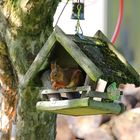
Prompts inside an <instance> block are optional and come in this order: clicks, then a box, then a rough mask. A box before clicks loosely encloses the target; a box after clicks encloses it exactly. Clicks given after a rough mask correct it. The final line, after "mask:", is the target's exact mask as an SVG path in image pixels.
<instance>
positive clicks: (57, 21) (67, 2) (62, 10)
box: [55, 0, 69, 26]
mask: <svg viewBox="0 0 140 140" xmlns="http://www.w3.org/2000/svg"><path fill="white" fill-rule="evenodd" d="M68 2H69V0H67V2H66V4H65V5H64V7H63V9H62V11H61V13H60V15H59V17H58V19H57V21H56V24H55V26H56V25H57V24H58V22H59V20H60V17H61V16H62V14H63V12H64V10H65V8H66V6H67V4H68Z"/></svg>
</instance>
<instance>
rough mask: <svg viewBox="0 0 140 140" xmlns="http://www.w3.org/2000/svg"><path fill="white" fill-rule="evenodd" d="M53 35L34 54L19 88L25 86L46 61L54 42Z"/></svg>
mask: <svg viewBox="0 0 140 140" xmlns="http://www.w3.org/2000/svg"><path fill="white" fill-rule="evenodd" d="M55 41H56V40H55V36H54V33H52V34H51V36H50V37H49V38H48V40H47V41H46V43H45V44H44V46H43V47H42V49H41V50H40V52H39V53H38V55H37V56H36V58H35V60H34V61H33V63H32V65H31V66H30V68H29V69H28V71H27V72H26V74H25V76H24V77H23V79H21V81H20V88H25V87H26V86H27V85H28V84H29V82H30V81H31V80H32V79H33V78H34V77H35V75H36V74H37V73H38V72H39V70H40V68H41V67H42V65H43V64H44V62H46V63H47V62H48V56H49V53H50V51H51V50H52V49H53V45H54V43H55Z"/></svg>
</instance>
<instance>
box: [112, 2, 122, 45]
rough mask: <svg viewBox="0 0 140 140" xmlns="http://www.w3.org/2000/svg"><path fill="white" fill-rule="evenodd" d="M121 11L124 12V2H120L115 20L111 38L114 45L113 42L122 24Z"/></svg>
mask: <svg viewBox="0 0 140 140" xmlns="http://www.w3.org/2000/svg"><path fill="white" fill-rule="evenodd" d="M123 10H124V0H120V4H119V15H118V20H117V24H116V27H115V31H114V34H113V36H112V38H111V42H112V43H113V44H114V43H115V41H116V39H117V37H118V35H119V33H120V28H121V23H122V18H123Z"/></svg>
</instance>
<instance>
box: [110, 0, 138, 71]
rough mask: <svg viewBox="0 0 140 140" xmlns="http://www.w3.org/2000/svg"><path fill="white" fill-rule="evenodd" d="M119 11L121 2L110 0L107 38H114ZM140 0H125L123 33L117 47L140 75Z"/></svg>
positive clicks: (116, 44) (116, 43)
mask: <svg viewBox="0 0 140 140" xmlns="http://www.w3.org/2000/svg"><path fill="white" fill-rule="evenodd" d="M118 11H119V0H108V4H107V36H108V38H111V37H112V34H113V32H114V29H115V25H116V22H117V17H118ZM139 13H140V0H124V16H123V21H122V26H121V32H120V34H119V37H118V39H117V41H116V42H115V46H116V47H118V48H119V50H120V51H121V52H122V53H123V55H124V56H125V57H126V58H127V60H128V61H129V63H130V64H131V65H132V66H133V67H134V68H135V69H136V70H137V71H138V72H139V73H140V14H139Z"/></svg>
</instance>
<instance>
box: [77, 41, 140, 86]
mask: <svg viewBox="0 0 140 140" xmlns="http://www.w3.org/2000/svg"><path fill="white" fill-rule="evenodd" d="M75 42H76V43H77V44H78V46H80V48H81V50H82V51H83V52H84V53H85V54H86V55H87V56H88V57H89V58H90V59H91V60H92V62H93V63H94V64H95V65H96V66H97V67H98V68H99V69H100V70H101V71H102V72H103V75H102V76H101V78H102V79H104V80H106V81H108V84H111V83H112V82H116V83H117V85H119V84H120V83H134V84H135V85H137V86H138V85H140V81H139V78H138V77H136V76H135V75H134V74H133V73H132V72H131V71H130V70H129V69H128V67H127V66H126V65H125V64H124V63H122V61H121V60H120V59H119V58H118V57H117V55H116V54H115V53H114V52H113V51H112V50H110V49H109V47H108V45H107V43H106V42H104V41H103V40H101V39H94V38H93V40H90V41H89V40H86V41H83V40H81V41H80V39H76V41H75Z"/></svg>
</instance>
